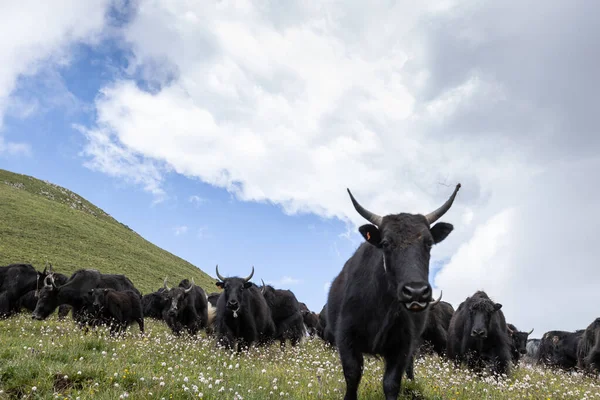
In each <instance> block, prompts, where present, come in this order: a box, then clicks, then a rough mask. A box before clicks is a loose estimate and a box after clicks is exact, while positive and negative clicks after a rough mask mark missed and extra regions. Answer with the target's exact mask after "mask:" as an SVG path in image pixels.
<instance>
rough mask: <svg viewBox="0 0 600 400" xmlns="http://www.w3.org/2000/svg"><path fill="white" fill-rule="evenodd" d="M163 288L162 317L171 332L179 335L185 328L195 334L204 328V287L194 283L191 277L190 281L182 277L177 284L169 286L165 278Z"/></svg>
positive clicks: (206, 313) (205, 319)
mask: <svg viewBox="0 0 600 400" xmlns="http://www.w3.org/2000/svg"><path fill="white" fill-rule="evenodd" d="M164 288H165V292H164V295H165V299H166V302H167V306H166V307H165V308H164V309H163V319H164V320H165V322H166V323H167V325H168V326H169V328H171V331H172V332H173V334H175V335H180V334H181V331H182V330H184V329H185V330H187V332H188V333H189V334H190V335H195V334H196V333H198V331H199V330H200V329H203V328H206V326H207V323H208V309H207V306H206V304H207V303H208V301H207V299H206V293H204V289H202V288H201V287H200V286H197V285H195V284H194V280H193V279H192V282H190V281H188V280H187V279H184V280H182V281H181V282H180V283H179V286H177V287H174V288H169V287H168V286H167V278H165V280H164Z"/></svg>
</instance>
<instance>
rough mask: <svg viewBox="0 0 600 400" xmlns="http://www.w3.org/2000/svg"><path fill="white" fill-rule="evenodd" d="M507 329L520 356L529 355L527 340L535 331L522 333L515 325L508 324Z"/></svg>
mask: <svg viewBox="0 0 600 400" xmlns="http://www.w3.org/2000/svg"><path fill="white" fill-rule="evenodd" d="M506 329H507V330H508V334H509V336H510V338H511V340H512V342H513V346H514V348H515V350H516V351H517V352H519V353H520V354H523V355H525V354H527V340H528V338H529V335H531V334H532V333H533V329H532V330H530V331H529V332H521V331H519V330H518V329H517V328H516V327H515V326H514V325H512V324H506Z"/></svg>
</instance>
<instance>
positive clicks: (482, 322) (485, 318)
mask: <svg viewBox="0 0 600 400" xmlns="http://www.w3.org/2000/svg"><path fill="white" fill-rule="evenodd" d="M501 308H502V304H500V303H494V302H493V301H492V300H490V299H486V298H477V299H474V301H473V302H472V303H471V305H470V307H469V314H470V317H471V321H472V324H471V337H473V338H476V339H485V338H487V336H488V333H489V331H490V328H491V322H492V317H493V316H494V313H495V312H496V311H498V310H500V309H501Z"/></svg>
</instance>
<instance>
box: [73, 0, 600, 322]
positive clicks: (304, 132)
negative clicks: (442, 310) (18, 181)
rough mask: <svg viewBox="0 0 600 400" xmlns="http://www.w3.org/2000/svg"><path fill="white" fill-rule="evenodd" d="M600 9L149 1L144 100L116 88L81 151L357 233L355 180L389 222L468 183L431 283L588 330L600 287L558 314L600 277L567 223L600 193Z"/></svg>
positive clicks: (140, 22)
mask: <svg viewBox="0 0 600 400" xmlns="http://www.w3.org/2000/svg"><path fill="white" fill-rule="evenodd" d="M576 3H577V5H576ZM599 8H600V4H596V3H594V2H581V3H579V2H574V3H572V4H571V3H569V4H566V3H564V2H559V1H544V2H542V1H539V2H535V4H533V5H529V6H528V7H526V8H523V7H522V3H520V2H517V1H514V0H509V1H507V2H503V3H502V7H501V8H500V7H498V6H497V5H494V4H492V3H481V2H476V1H467V2H460V3H457V2H456V3H455V2H453V1H447V2H443V3H439V2H436V4H435V5H434V4H430V3H428V2H422V3H418V4H417V3H414V2H400V3H398V2H397V3H394V4H390V3H385V2H374V3H370V5H369V7H364V5H363V4H361V3H357V2H337V3H332V2H326V3H319V4H318V5H317V4H316V3H315V4H314V5H313V4H312V3H310V4H309V3H306V2H292V3H286V7H281V6H280V5H278V4H277V3H269V4H257V3H254V2H247V1H236V2H229V1H222V2H219V3H212V2H211V3H209V2H200V3H190V2H187V1H169V2H166V1H161V0H153V1H145V2H141V3H140V7H139V9H138V10H137V13H136V15H135V18H134V19H133V21H132V22H131V23H130V24H128V25H127V26H126V27H125V28H124V29H125V30H124V37H125V38H126V41H127V43H128V45H129V46H130V47H131V49H132V52H133V60H132V63H131V65H130V71H129V72H135V73H136V74H138V75H139V77H142V78H143V79H145V86H144V87H145V89H143V88H142V87H141V86H140V85H138V84H137V83H136V82H135V81H134V80H133V79H132V80H127V79H124V80H118V81H115V82H113V83H111V84H110V85H108V86H106V87H105V88H103V90H102V93H101V96H100V97H99V98H98V100H97V102H96V107H97V121H96V124H95V126H93V127H89V129H88V130H87V131H86V132H87V133H86V134H87V138H88V145H87V147H86V149H85V154H86V155H87V157H88V158H89V161H88V162H89V163H91V164H90V165H93V166H95V167H96V168H98V169H99V170H102V171H105V172H107V173H109V174H111V175H114V176H120V177H123V178H126V179H130V180H132V181H133V182H136V183H138V184H141V185H142V186H143V187H144V188H145V189H146V190H148V191H149V192H152V193H154V194H156V195H159V196H160V195H162V194H164V192H163V191H162V186H161V185H162V179H163V176H164V173H165V172H167V171H175V172H177V173H180V174H183V175H186V176H190V177H197V178H200V179H202V180H203V181H204V182H208V183H210V184H212V185H215V186H219V187H222V188H226V189H227V190H229V191H230V192H232V193H234V194H235V195H236V196H237V197H238V198H239V199H240V200H244V201H269V202H274V203H277V204H280V205H282V207H283V209H284V211H285V212H287V213H298V212H312V213H316V214H318V215H321V216H324V217H338V218H340V219H342V220H344V221H346V222H348V223H353V224H362V223H364V221H363V220H362V219H361V218H360V217H359V216H358V215H357V214H356V213H355V212H354V210H353V209H352V207H351V204H350V201H349V199H348V195H347V193H346V191H345V188H346V187H349V188H351V190H352V191H353V193H354V195H355V196H356V198H357V199H358V200H359V201H360V202H361V203H363V205H365V206H366V207H367V208H369V209H372V210H374V211H376V212H378V213H380V214H385V213H392V212H394V213H395V212H400V211H404V212H415V213H416V212H421V213H425V212H429V211H431V210H432V209H434V208H436V207H437V206H439V205H440V204H441V203H442V202H443V201H445V199H446V198H447V197H448V196H449V195H450V193H451V192H452V188H453V186H454V185H455V184H456V183H457V182H461V183H462V185H463V188H462V189H461V191H460V192H459V195H458V197H457V199H456V201H455V205H454V207H453V208H452V209H451V210H450V211H449V212H448V214H447V215H446V216H445V217H444V220H445V221H448V222H451V223H453V224H454V226H455V231H454V232H453V233H452V234H451V235H450V236H449V237H448V238H447V239H446V240H445V241H444V242H443V243H441V244H439V245H438V246H436V248H435V249H434V250H433V258H434V260H433V261H435V262H437V263H439V262H441V261H444V262H447V264H446V265H445V266H444V267H443V268H442V270H441V271H440V272H439V273H438V275H437V277H436V280H435V283H436V286H437V288H436V290H437V289H442V290H443V291H444V296H445V297H448V298H449V299H453V301H454V302H458V301H460V300H462V299H464V298H465V297H466V296H468V295H469V294H471V293H472V292H473V291H474V290H476V289H479V288H482V289H485V290H487V291H488V292H489V294H490V295H491V296H492V297H493V298H494V299H495V300H496V301H499V302H501V303H503V304H506V308H505V310H506V312H507V315H509V317H508V318H509V320H511V321H513V322H514V323H515V324H516V325H517V326H518V327H521V326H523V329H526V328H527V329H529V327H530V326H533V327H535V328H536V332H538V330H539V329H551V328H557V329H562V328H573V329H574V328H575V327H584V326H586V325H587V324H588V323H589V321H590V320H591V318H593V316H592V314H593V310H594V307H593V304H594V303H595V302H597V301H598V300H600V294H598V293H594V292H593V291H585V294H580V296H579V297H578V300H582V299H585V300H586V301H578V302H577V307H578V309H580V308H581V311H582V312H578V313H576V314H575V313H571V315H568V316H567V315H565V313H567V309H566V307H567V306H566V305H567V304H568V305H570V306H571V307H572V304H573V303H572V301H573V297H572V296H573V295H574V294H575V292H577V291H578V290H580V289H581V288H584V287H586V286H585V285H587V283H586V282H591V280H590V279H587V280H585V279H584V280H581V278H583V277H585V276H587V275H586V274H588V273H589V271H590V267H591V266H592V265H594V264H595V256H594V254H593V252H592V251H591V249H592V248H591V246H590V247H586V248H585V249H584V247H585V246H583V245H582V243H586V244H587V243H588V242H587V240H588V238H590V237H592V234H591V232H587V229H588V228H586V227H587V226H590V227H593V226H595V225H596V224H597V223H598V222H600V215H599V214H598V213H593V212H591V210H589V212H587V213H582V212H574V211H573V210H579V209H582V208H583V209H586V208H587V207H591V200H590V201H588V200H587V199H593V198H595V197H596V196H597V195H598V193H597V191H598V190H599V189H598V188H599V187H600V186H599V185H597V184H594V181H593V177H592V176H593V175H592V174H591V171H593V169H591V168H592V167H596V166H597V165H596V164H597V163H598V157H599V156H598V154H600V153H599V151H598V150H599V147H600V146H599V144H600V135H599V134H598V133H597V132H596V131H597V128H596V126H597V123H596V118H595V115H596V112H595V104H596V103H597V101H596V97H597V93H598V92H599V90H598V89H600V88H599V87H598V86H599V85H600V81H598V79H596V72H595V70H594V69H593V68H594V65H597V61H598V60H597V58H598V54H597V52H596V53H594V52H593V51H591V49H594V48H595V42H594V38H595V37H598V34H599V33H600V32H598V31H599V30H600V26H599V25H598V24H596V23H595V20H594V18H593V16H594V15H597V13H598V11H600V10H599ZM148 88H149V89H148ZM582 165H584V166H587V168H590V169H587V170H586V169H585V168H584V167H582ZM578 173H581V174H583V175H582V177H580V178H576V174H578ZM564 187H569V188H570V190H569V193H570V195H564V194H561V193H563V192H561V191H559V188H564ZM541 210H545V211H547V212H546V213H542V212H541ZM550 211H552V212H550ZM575 226H578V227H580V228H579V229H580V230H579V231H573V228H574V227H575ZM531 227H536V228H535V230H533V229H531ZM589 229H592V228H589ZM525 232H527V233H528V235H524V233H525ZM529 235H532V236H534V237H530V236H529ZM580 235H582V237H580ZM575 238H578V239H579V240H580V242H578V243H577V244H576V246H575V247H576V248H577V249H579V248H580V246H581V249H580V251H579V253H578V254H577V255H576V257H575V258H573V259H575V260H576V261H577V262H576V263H575V262H573V263H569V265H568V267H567V268H565V263H566V262H567V260H569V259H570V258H572V246H568V245H566V244H567V243H569V244H570V243H571V241H574V240H577V239H575ZM542 239H545V240H542ZM549 243H550V245H549ZM560 244H562V246H561V245H560ZM549 271H550V273H548V272H549ZM571 277H576V278H577V280H573V281H570V279H571ZM537 282H540V283H541V284H542V285H541V286H540V287H539V288H537V287H534V286H533V285H534V284H537ZM565 282H572V284H571V286H572V288H571V289H565V288H564V286H565ZM563 290H564V291H563ZM557 291H558V292H557ZM569 293H570V294H571V296H570V297H569V296H568V294H569ZM577 293H579V292H577ZM563 294H565V296H563ZM539 299H544V301H546V303H544V304H545V306H544V307H541V304H542V303H541V300H539ZM455 305H458V304H455ZM531 305H537V306H538V307H539V308H537V309H536V308H534V307H532V306H531ZM555 306H556V310H558V311H559V312H557V313H556V314H554V313H552V315H550V316H549V315H548V313H547V309H552V307H555ZM562 307H565V308H564V309H563V308H562ZM539 333H540V334H541V333H542V332H539Z"/></svg>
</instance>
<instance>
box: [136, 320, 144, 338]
mask: <svg viewBox="0 0 600 400" xmlns="http://www.w3.org/2000/svg"><path fill="white" fill-rule="evenodd" d="M136 321H137V323H138V325H139V327H140V333H141V334H142V335H143V334H144V318H137V319H136Z"/></svg>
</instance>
